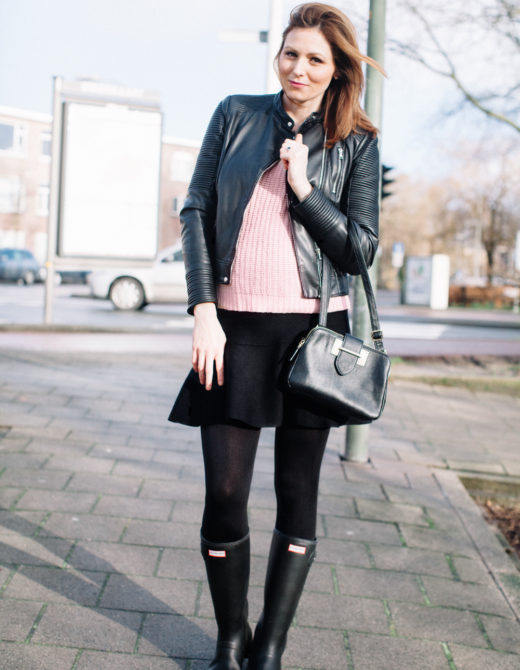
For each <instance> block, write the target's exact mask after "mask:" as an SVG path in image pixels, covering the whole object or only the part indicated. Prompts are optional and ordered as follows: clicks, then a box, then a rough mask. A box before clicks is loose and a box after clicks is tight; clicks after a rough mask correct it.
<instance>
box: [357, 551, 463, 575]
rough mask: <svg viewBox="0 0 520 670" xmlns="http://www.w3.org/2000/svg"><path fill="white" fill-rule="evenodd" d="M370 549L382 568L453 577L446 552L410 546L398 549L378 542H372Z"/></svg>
mask: <svg viewBox="0 0 520 670" xmlns="http://www.w3.org/2000/svg"><path fill="white" fill-rule="evenodd" d="M370 550H371V554H372V556H373V558H374V562H375V567H376V568H379V569H381V570H397V571H399V572H412V573H415V574H423V575H435V576H439V577H448V578H450V577H452V573H451V570H450V568H449V565H448V561H447V560H446V558H445V556H444V554H442V553H440V552H433V551H428V550H426V549H415V548H408V547H399V549H396V548H391V547H385V546H384V545H377V544H371V545H370Z"/></svg>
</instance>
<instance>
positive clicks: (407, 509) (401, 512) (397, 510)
mask: <svg viewBox="0 0 520 670" xmlns="http://www.w3.org/2000/svg"><path fill="white" fill-rule="evenodd" d="M356 504H357V507H358V510H359V515H360V517H361V518H362V519H374V520H377V521H393V522H395V523H409V524H415V525H419V526H428V522H427V521H426V518H425V514H424V511H423V510H422V509H421V508H420V507H418V506H412V505H401V504H399V503H389V502H379V501H377V500H362V499H359V500H357V499H356Z"/></svg>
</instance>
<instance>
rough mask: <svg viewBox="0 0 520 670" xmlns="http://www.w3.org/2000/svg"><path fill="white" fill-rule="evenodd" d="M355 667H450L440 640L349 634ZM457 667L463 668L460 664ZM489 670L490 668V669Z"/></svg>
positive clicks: (370, 669) (421, 669)
mask: <svg viewBox="0 0 520 670" xmlns="http://www.w3.org/2000/svg"><path fill="white" fill-rule="evenodd" d="M348 641H349V648H350V650H351V654H352V659H353V662H354V668H360V669H361V670H383V669H384V670H403V669H406V670H425V668H428V670H448V663H447V660H446V656H445V655H444V652H443V649H442V646H441V644H440V643H439V642H430V641H428V640H405V639H403V638H396V637H381V636H379V637H377V638H375V637H374V636H373V635H363V634H361V633H351V632H349V634H348ZM457 670H459V668H458V666H457ZM487 670H489V668H488V669H487Z"/></svg>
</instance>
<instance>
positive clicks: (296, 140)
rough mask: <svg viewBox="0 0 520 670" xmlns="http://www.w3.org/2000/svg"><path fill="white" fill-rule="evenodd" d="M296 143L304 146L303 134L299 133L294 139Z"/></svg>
mask: <svg viewBox="0 0 520 670" xmlns="http://www.w3.org/2000/svg"><path fill="white" fill-rule="evenodd" d="M294 141H295V142H298V144H303V135H302V134H301V133H298V134H297V135H296V137H295V138H294Z"/></svg>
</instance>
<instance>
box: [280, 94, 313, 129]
mask: <svg viewBox="0 0 520 670" xmlns="http://www.w3.org/2000/svg"><path fill="white" fill-rule="evenodd" d="M320 102H321V101H320ZM282 105H283V108H284V109H285V111H286V112H287V114H289V116H290V117H291V118H292V120H293V121H294V125H295V128H294V130H295V132H296V131H297V130H298V128H299V127H300V126H301V124H302V123H303V122H304V121H305V119H307V118H309V116H310V115H311V114H312V113H313V112H318V111H319V105H318V107H316V101H315V100H313V101H311V102H309V103H307V104H305V103H298V102H294V101H293V100H289V98H288V97H287V96H286V95H285V93H284V94H283V95H282Z"/></svg>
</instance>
